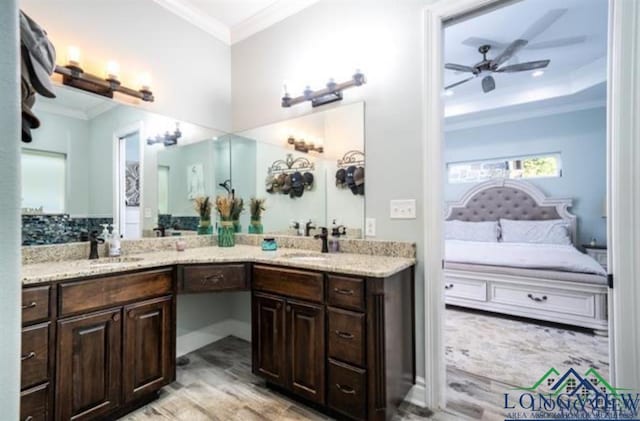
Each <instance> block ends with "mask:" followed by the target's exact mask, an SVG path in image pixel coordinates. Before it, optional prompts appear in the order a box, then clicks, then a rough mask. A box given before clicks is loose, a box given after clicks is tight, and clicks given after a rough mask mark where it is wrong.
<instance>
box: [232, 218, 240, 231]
mask: <svg viewBox="0 0 640 421" xmlns="http://www.w3.org/2000/svg"><path fill="white" fill-rule="evenodd" d="M233 229H234V230H235V232H237V233H240V232H242V224H241V223H240V221H239V220H238V219H235V220H234V221H233Z"/></svg>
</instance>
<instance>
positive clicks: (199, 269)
mask: <svg viewBox="0 0 640 421" xmlns="http://www.w3.org/2000/svg"><path fill="white" fill-rule="evenodd" d="M248 288H249V282H248V276H247V266H246V265H244V264H237V265H197V266H183V267H182V278H181V280H180V284H179V288H178V292H184V293H191V292H210V291H226V290H246V289H248Z"/></svg>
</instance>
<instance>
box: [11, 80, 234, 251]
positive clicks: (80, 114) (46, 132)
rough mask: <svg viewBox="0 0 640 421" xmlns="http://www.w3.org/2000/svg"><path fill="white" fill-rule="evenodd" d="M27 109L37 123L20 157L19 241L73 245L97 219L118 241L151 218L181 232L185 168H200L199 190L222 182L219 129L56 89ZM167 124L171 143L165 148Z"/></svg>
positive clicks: (147, 227)
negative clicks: (173, 138)
mask: <svg viewBox="0 0 640 421" xmlns="http://www.w3.org/2000/svg"><path fill="white" fill-rule="evenodd" d="M34 112H35V114H36V115H37V116H38V118H39V119H40V123H41V126H40V128H38V129H37V130H34V131H33V141H32V142H31V143H29V144H24V145H23V148H22V158H21V159H22V184H23V185H22V213H23V217H22V224H23V227H22V237H23V245H38V244H58V243H67V242H74V241H82V240H84V239H86V237H87V235H88V233H90V232H91V231H94V230H97V231H98V232H100V231H101V230H102V226H101V225H102V224H113V225H114V228H115V229H116V230H117V231H118V233H119V234H121V235H122V236H123V237H124V238H139V237H142V236H148V235H153V234H154V231H153V229H154V228H156V227H157V226H158V220H159V215H164V216H165V218H166V217H167V216H166V215H171V216H169V218H172V217H173V216H174V215H175V217H176V221H177V222H178V223H177V224H175V225H176V226H177V227H178V228H181V227H182V226H184V227H185V228H190V227H191V226H192V225H193V220H194V219H195V220H197V218H196V214H195V211H193V210H192V208H191V207H190V204H189V199H188V188H189V187H188V185H187V183H188V181H191V180H192V179H191V178H189V177H188V175H187V169H188V168H194V167H195V168H199V169H200V171H201V172H200V173H199V174H200V175H201V176H202V177H201V178H200V181H201V185H200V189H201V192H202V193H203V194H207V195H214V194H216V191H215V186H216V185H217V183H218V182H217V180H218V179H222V180H223V181H224V180H227V179H229V178H230V168H229V162H230V156H229V154H230V148H229V145H228V139H229V137H228V136H227V137H225V133H224V132H222V131H221V130H217V129H213V128H207V127H202V126H198V125H194V124H190V123H188V122H185V121H178V120H176V119H174V118H171V117H168V116H162V115H158V114H155V113H151V112H148V111H145V110H144V109H142V108H137V107H134V106H129V105H124V104H121V103H118V102H116V101H113V100H111V99H108V98H103V97H100V96H97V95H93V94H89V93H85V92H82V91H79V90H75V89H72V88H67V87H64V86H57V87H56V98H54V99H48V98H38V102H37V103H36V105H35V108H34ZM176 129H178V130H179V131H180V137H179V138H178V139H177V145H174V146H169V147H166V146H165V145H164V142H163V141H162V140H164V139H165V138H166V137H167V136H168V137H169V138H171V136H175V133H176ZM149 139H153V140H161V141H160V142H158V143H155V144H152V145H149V144H148V140H149ZM225 139H226V142H227V143H226V146H225ZM203 151H204V152H203ZM182 155H184V157H183V156H182ZM205 176H206V178H205ZM187 216H191V217H192V219H181V217H187ZM174 222H175V221H174Z"/></svg>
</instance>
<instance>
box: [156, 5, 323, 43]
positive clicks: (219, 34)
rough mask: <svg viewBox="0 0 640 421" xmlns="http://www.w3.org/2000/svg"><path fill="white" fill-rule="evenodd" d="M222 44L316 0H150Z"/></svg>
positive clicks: (231, 41) (246, 35)
mask: <svg viewBox="0 0 640 421" xmlns="http://www.w3.org/2000/svg"><path fill="white" fill-rule="evenodd" d="M153 1H155V2H156V3H158V4H159V5H161V6H162V7H164V8H166V9H167V10H169V11H170V12H172V13H174V14H176V15H178V16H179V17H181V18H183V19H185V20H187V21H188V22H189V23H192V24H194V25H196V26H198V27H199V28H200V29H202V30H204V31H206V32H208V33H209V34H211V35H213V36H215V37H216V38H218V39H219V40H221V41H223V42H224V43H226V44H229V45H231V44H233V43H236V42H239V41H242V40H243V39H245V38H248V37H250V36H251V35H253V34H255V33H257V32H260V31H262V30H263V29H266V28H268V27H269V26H271V25H273V24H275V23H277V22H280V21H281V20H283V19H286V18H287V17H289V16H291V15H294V14H296V13H298V12H299V11H301V10H303V9H305V8H307V7H309V6H311V5H312V4H314V3H316V2H318V1H319V0H153Z"/></svg>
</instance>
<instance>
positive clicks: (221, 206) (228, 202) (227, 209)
mask: <svg viewBox="0 0 640 421" xmlns="http://www.w3.org/2000/svg"><path fill="white" fill-rule="evenodd" d="M232 208H233V198H232V197H231V196H218V197H216V210H217V211H218V215H220V220H221V221H231V209H232Z"/></svg>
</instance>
